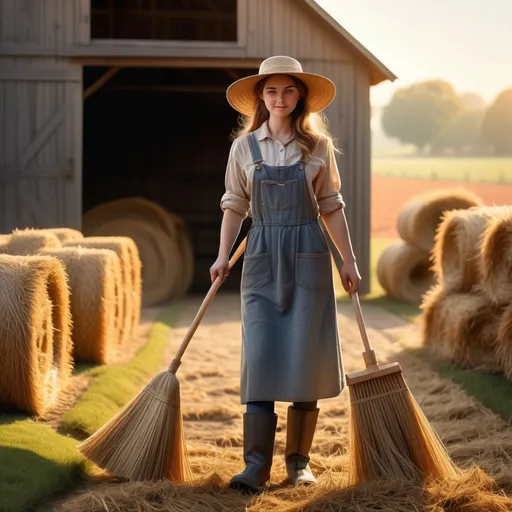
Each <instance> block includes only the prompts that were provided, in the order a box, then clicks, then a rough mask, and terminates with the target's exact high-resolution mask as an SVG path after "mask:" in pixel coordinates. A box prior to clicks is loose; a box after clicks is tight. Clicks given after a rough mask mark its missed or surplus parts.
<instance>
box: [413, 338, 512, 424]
mask: <svg viewBox="0 0 512 512" xmlns="http://www.w3.org/2000/svg"><path fill="white" fill-rule="evenodd" d="M411 352H412V353H413V354H415V355H416V356H417V357H419V358H420V359H422V360H424V361H427V362H428V363H429V364H430V365H431V367H432V368H433V369H434V370H435V371H437V372H438V373H439V375H441V377H445V378H448V379H450V380H452V381H453V382H455V383H456V384H460V386H461V387H462V388H463V389H464V390H465V391H466V392H467V393H468V395H471V396H473V397H475V398H476V399H477V400H478V401H479V402H480V403H482V404H483V405H484V406H485V407H487V408H488V409H490V410H491V411H493V412H494V413H496V414H498V415H499V416H500V417H501V418H503V420H504V421H506V422H507V423H508V422H510V421H511V420H512V381H510V380H507V379H506V378H505V377H504V376H503V375H499V374H490V373H483V372H478V371H475V370H469V369H465V368H462V367H460V366H458V365H456V364H453V363H451V362H450V361H445V360H441V359H440V358H439V357H437V356H435V355H434V354H433V353H432V352H431V351H430V350H429V349H428V348H427V347H420V348H417V349H411Z"/></svg>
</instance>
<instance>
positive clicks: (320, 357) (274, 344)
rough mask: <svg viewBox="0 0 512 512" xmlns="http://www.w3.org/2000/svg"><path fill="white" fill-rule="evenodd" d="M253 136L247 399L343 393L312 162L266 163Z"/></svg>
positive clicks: (245, 318) (245, 282) (244, 290)
mask: <svg viewBox="0 0 512 512" xmlns="http://www.w3.org/2000/svg"><path fill="white" fill-rule="evenodd" d="M248 141H249V146H250V149H251V155H252V159H253V161H254V165H255V169H254V173H253V182H252V198H251V212H252V226H251V229H250V230H249V233H248V236H247V246H246V251H245V256H244V263H243V268H242V280H241V298H242V311H241V313H242V361H241V382H240V394H241V402H242V404H245V403H247V402H248V401H254V400H273V401H283V402H294V401H295V402H309V401H313V400H318V399H321V398H330V397H334V396H337V395H339V394H340V393H341V391H342V389H343V386H344V372H343V363H342V356H341V351H340V343H339V337H338V324H337V316H336V298H335V291H334V282H333V275H332V263H331V254H330V252H329V247H328V244H327V240H326V238H325V236H324V233H323V232H322V229H321V227H320V224H319V219H318V214H317V213H316V209H315V208H314V207H313V205H312V203H311V198H310V195H309V190H308V185H307V181H306V177H305V162H304V161H303V160H300V161H298V162H297V163H295V164H292V165H288V166H271V165H267V164H265V163H263V159H262V156H261V151H260V148H259V144H258V141H257V140H256V138H255V137H254V135H253V134H250V135H249V136H248ZM315 206H316V205H315Z"/></svg>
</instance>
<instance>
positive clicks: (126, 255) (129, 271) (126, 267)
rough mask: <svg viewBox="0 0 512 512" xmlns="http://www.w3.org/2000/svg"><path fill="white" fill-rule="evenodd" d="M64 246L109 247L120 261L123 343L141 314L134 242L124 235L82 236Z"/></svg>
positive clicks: (137, 263) (139, 275)
mask: <svg viewBox="0 0 512 512" xmlns="http://www.w3.org/2000/svg"><path fill="white" fill-rule="evenodd" d="M64 247H89V248H97V249H110V250H112V251H114V252H115V253H116V254H117V256H118V257H119V260H120V263H121V279H122V285H123V286H122V292H123V296H122V298H119V299H121V300H122V301H123V306H122V308H123V316H124V319H123V322H122V325H123V327H122V332H121V344H122V345H124V343H125V342H127V341H128V340H129V339H130V338H131V336H132V335H133V334H134V332H135V329H136V328H137V326H138V325H139V322H140V315H141V287H142V285H141V261H140V258H139V252H138V250H137V246H136V244H135V242H134V241H133V240H132V239H131V238H129V237H125V236H116V237H115V236H97V237H84V238H82V239H81V240H75V241H72V242H66V243H64Z"/></svg>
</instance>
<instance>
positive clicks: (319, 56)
mask: <svg viewBox="0 0 512 512" xmlns="http://www.w3.org/2000/svg"><path fill="white" fill-rule="evenodd" d="M317 21H318V20H317V18H316V16H315V17H314V18H313V17H312V13H311V10H310V9H309V8H306V7H305V6H303V5H302V4H301V3H300V2H297V1H296V0H255V1H253V0H249V1H248V2H247V18H246V24H247V25H246V27H245V29H246V51H247V53H246V56H247V57H260V58H266V57H268V56H270V55H276V54H278V55H283V54H284V55H291V56H293V57H296V58H298V59H301V60H305V59H306V60H307V59H314V60H326V61H338V62H339V61H350V60H351V55H350V53H349V52H348V51H347V52H345V51H343V49H342V48H340V44H339V39H336V37H335V35H334V34H333V32H332V30H330V29H328V30H326V27H325V24H324V23H317Z"/></svg>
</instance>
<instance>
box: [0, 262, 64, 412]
mask: <svg viewBox="0 0 512 512" xmlns="http://www.w3.org/2000/svg"><path fill="white" fill-rule="evenodd" d="M0 301H1V305H0V408H2V409H3V408H4V407H5V408H8V409H9V408H14V409H18V410H21V411H24V412H25V413H27V414H30V415H35V416H41V415H43V414H44V413H45V412H46V411H47V409H48V408H49V407H50V406H51V405H52V404H53V403H54V401H55V399H56V397H57V393H58V391H59V389H60V388H61V387H62V385H64V383H65V382H66V380H67V379H68V377H69V376H70V374H71V370H72V344H71V337H70V329H71V314H70V297H69V289H68V284H67V276H66V273H65V270H64V268H63V266H62V264H61V263H60V262H59V261H58V260H56V259H54V258H50V257H48V256H11V255H0Z"/></svg>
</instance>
